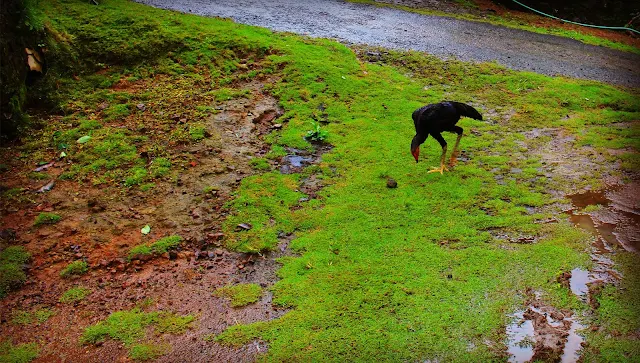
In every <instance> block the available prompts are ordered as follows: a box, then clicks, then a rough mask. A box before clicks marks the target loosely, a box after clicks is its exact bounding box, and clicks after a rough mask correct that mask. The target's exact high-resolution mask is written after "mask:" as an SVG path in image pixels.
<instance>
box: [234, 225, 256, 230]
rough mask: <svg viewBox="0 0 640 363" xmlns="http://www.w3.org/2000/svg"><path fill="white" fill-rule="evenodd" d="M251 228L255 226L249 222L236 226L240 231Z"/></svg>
mask: <svg viewBox="0 0 640 363" xmlns="http://www.w3.org/2000/svg"><path fill="white" fill-rule="evenodd" d="M251 228H253V226H252V225H251V224H249V223H240V224H238V226H237V227H236V230H238V231H248V230H250V229H251Z"/></svg>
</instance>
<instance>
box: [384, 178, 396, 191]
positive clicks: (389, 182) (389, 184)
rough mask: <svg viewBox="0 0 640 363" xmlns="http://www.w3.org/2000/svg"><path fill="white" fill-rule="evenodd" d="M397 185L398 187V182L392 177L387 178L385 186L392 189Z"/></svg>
mask: <svg viewBox="0 0 640 363" xmlns="http://www.w3.org/2000/svg"><path fill="white" fill-rule="evenodd" d="M397 187H398V182H397V181H396V180H395V179H393V178H389V179H387V188H391V189H393V188H397Z"/></svg>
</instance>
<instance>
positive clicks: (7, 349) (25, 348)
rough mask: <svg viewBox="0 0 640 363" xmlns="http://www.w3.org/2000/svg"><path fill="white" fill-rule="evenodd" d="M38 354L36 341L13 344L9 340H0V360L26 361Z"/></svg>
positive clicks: (11, 362)
mask: <svg viewBox="0 0 640 363" xmlns="http://www.w3.org/2000/svg"><path fill="white" fill-rule="evenodd" d="M39 355H40V349H39V348H38V345H37V344H36V343H25V344H18V345H13V344H12V343H11V341H3V342H0V362H3V363H4V362H6V363H28V362H31V361H32V360H34V359H36V358H38V356H39Z"/></svg>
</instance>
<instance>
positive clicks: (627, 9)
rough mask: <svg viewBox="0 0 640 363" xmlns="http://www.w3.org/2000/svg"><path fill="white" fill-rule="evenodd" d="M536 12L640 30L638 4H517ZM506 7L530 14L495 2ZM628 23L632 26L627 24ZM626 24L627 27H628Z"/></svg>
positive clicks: (559, 0) (508, 2)
mask: <svg viewBox="0 0 640 363" xmlns="http://www.w3.org/2000/svg"><path fill="white" fill-rule="evenodd" d="M518 1H519V2H521V3H523V4H525V5H527V6H530V7H532V8H534V9H536V10H539V11H542V12H545V13H547V14H550V15H553V16H557V17H559V18H562V19H566V20H571V21H575V22H579V23H585V24H591V25H604V26H625V25H627V26H631V27H633V28H634V29H640V16H639V15H640V2H637V1H625V0H604V1H599V0H556V1H539V0H518ZM494 2H496V3H499V4H502V5H504V6H505V7H507V8H509V9H513V10H519V11H527V12H528V11H529V10H527V9H526V8H524V7H522V6H520V5H518V4H516V3H515V2H513V1H512V0H494ZM630 23H631V24H630ZM628 24H629V25H628Z"/></svg>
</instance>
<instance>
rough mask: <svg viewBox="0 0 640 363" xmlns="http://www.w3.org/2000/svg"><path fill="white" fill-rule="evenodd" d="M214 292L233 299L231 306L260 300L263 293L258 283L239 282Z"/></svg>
mask: <svg viewBox="0 0 640 363" xmlns="http://www.w3.org/2000/svg"><path fill="white" fill-rule="evenodd" d="M213 294H214V295H215V296H223V297H226V298H228V299H229V300H230V301H231V306H232V307H234V308H238V307H242V306H245V305H249V304H253V303H254V302H256V301H258V300H259V299H260V296H261V295H262V288H261V287H260V285H258V284H239V285H233V286H225V287H223V288H220V289H218V290H216V291H215V292H214V293H213Z"/></svg>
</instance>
